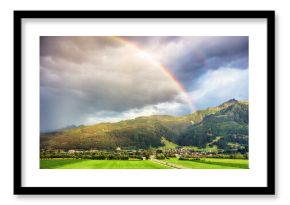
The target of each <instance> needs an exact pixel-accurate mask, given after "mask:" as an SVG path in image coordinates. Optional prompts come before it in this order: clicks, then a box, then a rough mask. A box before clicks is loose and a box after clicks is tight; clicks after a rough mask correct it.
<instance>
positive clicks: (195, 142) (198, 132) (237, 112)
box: [177, 101, 249, 152]
mask: <svg viewBox="0 0 290 205" xmlns="http://www.w3.org/2000/svg"><path fill="white" fill-rule="evenodd" d="M229 102H230V103H229ZM219 107H221V108H222V109H220V110H219V111H217V112H215V113H213V114H209V115H207V116H205V117H204V118H203V120H202V121H201V122H199V123H197V124H194V125H192V126H191V127H190V128H188V129H187V130H186V131H185V132H184V133H182V134H181V136H180V137H179V139H178V141H177V143H178V144H180V145H183V146H185V145H186V146H188V145H191V146H196V147H206V146H207V145H209V144H210V145H211V146H214V145H216V146H218V148H220V149H232V148H233V147H236V149H240V150H241V149H242V150H244V151H245V152H246V151H247V149H248V121H249V119H248V118H249V114H248V103H245V102H238V101H237V102H231V101H228V102H226V103H223V104H222V105H221V106H219Z"/></svg>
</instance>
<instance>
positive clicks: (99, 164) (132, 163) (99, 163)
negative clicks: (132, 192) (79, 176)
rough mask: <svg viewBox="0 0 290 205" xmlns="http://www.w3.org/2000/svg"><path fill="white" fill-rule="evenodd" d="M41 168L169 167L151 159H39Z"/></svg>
mask: <svg viewBox="0 0 290 205" xmlns="http://www.w3.org/2000/svg"><path fill="white" fill-rule="evenodd" d="M40 168H41V169H169V167H167V166H164V165H161V164H158V163H155V162H153V161H151V160H85V159H51V160H40Z"/></svg>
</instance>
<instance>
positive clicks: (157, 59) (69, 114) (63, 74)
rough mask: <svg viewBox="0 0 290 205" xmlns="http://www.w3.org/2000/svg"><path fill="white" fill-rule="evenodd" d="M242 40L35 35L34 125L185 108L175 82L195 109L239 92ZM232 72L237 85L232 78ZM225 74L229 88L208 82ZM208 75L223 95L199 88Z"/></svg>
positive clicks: (243, 90) (244, 62) (244, 52)
mask: <svg viewBox="0 0 290 205" xmlns="http://www.w3.org/2000/svg"><path fill="white" fill-rule="evenodd" d="M120 39H123V40H120ZM248 44H249V42H248V37H242V36H241V37H240V36H234V37H175V36H164V37H146V36H144V37H142V36H139V37H102V36H95V37H92V36H82V37H74V36H42V37H40V109H41V110H40V124H41V130H43V131H44V130H53V129H57V128H61V127H65V126H67V125H71V124H75V125H79V124H93V123H97V122H103V121H111V122H113V121H118V120H122V119H131V118H134V117H137V116H141V115H152V114H172V115H182V114H187V113H190V112H192V110H191V108H190V107H189V105H188V104H189V103H188V99H186V96H184V93H182V91H181V89H180V86H182V87H184V89H185V90H186V92H187V93H189V94H188V95H189V97H190V98H191V99H190V100H191V101H192V103H193V104H195V105H196V108H197V109H200V108H204V107H206V106H207V105H211V104H216V103H219V102H220V101H222V100H224V99H225V98H228V97H230V98H234V97H236V98H247V95H248V94H247V93H248V92H247V83H248V81H247V80H248V79H247V78H248V77H247V75H246V74H247V72H248ZM161 65H163V66H164V67H166V69H167V70H168V71H169V72H170V73H172V75H173V76H174V78H175V79H177V81H178V82H175V80H173V78H172V77H170V75H168V74H167V73H166V72H168V71H166V70H164V69H163V68H162V66H161ZM215 71H221V72H218V73H215ZM240 72H242V73H243V74H244V75H243V76H244V77H243V78H242V80H243V81H244V83H243V85H240V83H239V80H241V79H239V78H237V76H239V75H237V73H240ZM219 73H221V74H222V75H218V74H219ZM227 74H229V75H228V77H229V79H235V78H236V80H237V81H235V83H233V82H232V83H231V81H227V82H229V84H227V86H231V89H226V87H222V86H221V84H220V81H217V83H216V84H214V83H215V82H214V81H213V80H212V79H213V78H214V77H215V76H224V75H227ZM208 79H211V80H210V81H208ZM223 79H224V80H225V78H223ZM208 82H212V84H211V85H210V86H213V87H215V86H217V87H216V89H218V88H219V87H222V88H223V89H224V91H223V92H224V94H223V96H215V95H213V92H210V91H207V92H205V90H206V89H205V88H206V87H207V84H208ZM218 82H219V83H218ZM177 84H179V85H177ZM235 88H237V89H240V92H239V95H235V94H234V93H235V92H234V91H233V89H235ZM201 93H203V94H202V95H201ZM233 95H234V96H233ZM195 101H196V102H195ZM197 101H198V102H197ZM201 101H204V103H201Z"/></svg>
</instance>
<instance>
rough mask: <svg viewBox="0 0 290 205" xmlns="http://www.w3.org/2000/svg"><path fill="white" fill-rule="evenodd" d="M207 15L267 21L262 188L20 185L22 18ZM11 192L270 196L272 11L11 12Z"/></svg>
mask: <svg viewBox="0 0 290 205" xmlns="http://www.w3.org/2000/svg"><path fill="white" fill-rule="evenodd" d="M30 18H37V19H47V18H52V19H55V18H142V19H146V18H210V19H215V18H219V19H228V18H231V19H266V21H267V151H268V152H267V186H266V187H24V186H22V168H21V167H22V160H21V155H22V149H21V144H22V120H21V118H22V109H21V107H22V96H23V93H22V92H21V89H22V81H21V79H22V72H23V71H22V66H21V62H22V54H21V48H22V46H21V45H22V42H21V39H22V34H21V33H22V31H21V26H22V25H21V24H22V19H30ZM14 194H16V195H29V194H34V195H39V194H42V195H47V194H55V195H60V194H65V195H72V194H73V195H75V194H101V195H109V194H114V195H124V194H127V195H128V194H130V195H144V194H150V195H193V194H194V195H205V194H211V195H221V194H223V195H225V194H226V195H244V194H247V195H273V194H275V11H14Z"/></svg>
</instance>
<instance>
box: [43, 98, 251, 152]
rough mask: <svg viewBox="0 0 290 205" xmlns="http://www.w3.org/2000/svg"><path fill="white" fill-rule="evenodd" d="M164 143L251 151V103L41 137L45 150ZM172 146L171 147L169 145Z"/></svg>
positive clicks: (233, 103)
mask: <svg viewBox="0 0 290 205" xmlns="http://www.w3.org/2000/svg"><path fill="white" fill-rule="evenodd" d="M164 139H166V140H168V141H169V142H172V143H174V144H177V145H181V146H198V147H205V146H208V145H211V146H217V147H218V148H221V149H230V148H231V147H235V148H236V149H244V150H247V147H248V102H247V101H238V100H236V99H230V100H228V101H226V102H224V103H222V104H221V105H219V106H216V107H210V108H207V109H204V110H199V111H196V112H194V113H192V114H189V115H184V116H180V117H175V116H170V115H153V116H144V117H137V118H135V119H133V120H124V121H120V122H117V123H100V124H96V125H90V126H79V127H76V126H74V127H69V128H67V129H63V130H59V131H57V132H54V133H44V134H41V138H40V142H41V149H116V148H117V147H122V148H127V149H148V148H150V147H160V146H163V144H164V143H163V142H164ZM169 142H168V143H169Z"/></svg>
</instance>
